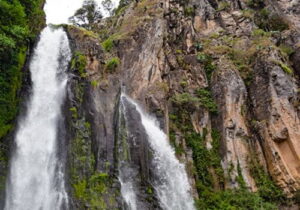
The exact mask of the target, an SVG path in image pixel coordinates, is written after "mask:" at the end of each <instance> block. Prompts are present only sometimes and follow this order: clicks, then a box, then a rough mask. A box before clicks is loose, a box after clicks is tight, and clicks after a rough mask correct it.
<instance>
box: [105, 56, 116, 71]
mask: <svg viewBox="0 0 300 210" xmlns="http://www.w3.org/2000/svg"><path fill="white" fill-rule="evenodd" d="M119 64H120V59H119V58H118V57H113V58H111V59H110V60H109V61H107V62H106V64H105V67H106V69H108V70H109V71H111V72H113V71H115V70H116V68H117V67H118V66H119Z"/></svg>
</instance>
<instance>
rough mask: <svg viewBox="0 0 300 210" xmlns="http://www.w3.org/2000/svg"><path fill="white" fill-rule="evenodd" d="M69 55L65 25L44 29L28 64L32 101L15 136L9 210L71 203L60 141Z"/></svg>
mask: <svg viewBox="0 0 300 210" xmlns="http://www.w3.org/2000/svg"><path fill="white" fill-rule="evenodd" d="M70 54H71V53H70V49H69V42H68V38H67V36H66V34H65V32H64V31H63V30H62V29H57V30H52V29H51V28H50V27H47V28H45V29H44V30H43V31H42V33H41V36H40V41H39V43H38V45H37V48H36V49H35V52H34V55H33V58H32V61H31V64H30V71H31V78H32V82H33V87H32V95H31V99H30V101H29V103H28V105H27V109H28V110H27V114H26V116H25V118H24V119H22V120H21V121H20V122H19V128H18V131H17V133H16V137H15V142H16V149H15V153H14V155H13V157H12V160H11V169H10V177H9V182H8V184H7V193H6V204H5V209H6V210H34V209H37V210H40V209H43V210H48V209H49V210H53V209H60V208H61V207H62V206H63V205H64V206H65V205H67V202H68V199H67V195H66V192H65V189H64V180H63V175H62V171H61V170H60V168H61V166H60V165H59V164H58V163H57V157H56V155H57V154H56V144H57V122H58V120H59V118H60V116H61V104H62V102H63V99H64V96H65V88H66V83H67V76H66V73H65V72H66V70H67V67H68V63H69V61H70Z"/></svg>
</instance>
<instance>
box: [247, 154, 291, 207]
mask: <svg viewBox="0 0 300 210" xmlns="http://www.w3.org/2000/svg"><path fill="white" fill-rule="evenodd" d="M256 157H257V155H256V154H252V157H251V159H250V172H251V175H252V176H253V178H254V179H255V183H256V185H257V187H258V194H259V195H260V196H261V197H262V198H263V199H264V200H266V201H268V202H273V203H284V202H285V200H286V199H285V198H284V194H283V192H282V190H281V189H280V188H279V187H277V186H276V185H275V184H274V182H273V180H272V179H271V178H270V176H269V174H267V173H266V171H265V170H264V168H263V167H262V166H261V165H260V164H259V162H258V160H257V158H256Z"/></svg>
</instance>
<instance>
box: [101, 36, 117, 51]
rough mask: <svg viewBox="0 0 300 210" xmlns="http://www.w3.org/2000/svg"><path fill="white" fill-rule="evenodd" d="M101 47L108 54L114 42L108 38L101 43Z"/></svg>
mask: <svg viewBox="0 0 300 210" xmlns="http://www.w3.org/2000/svg"><path fill="white" fill-rule="evenodd" d="M101 45H102V47H103V49H104V50H105V51H106V52H110V51H111V49H112V48H113V47H114V41H113V39H112V38H108V39H106V40H105V41H104V42H102V44H101Z"/></svg>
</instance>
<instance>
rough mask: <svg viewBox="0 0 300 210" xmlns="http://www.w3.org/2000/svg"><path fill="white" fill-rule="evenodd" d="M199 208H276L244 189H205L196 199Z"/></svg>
mask: <svg viewBox="0 0 300 210" xmlns="http://www.w3.org/2000/svg"><path fill="white" fill-rule="evenodd" d="M196 207H197V209H199V210H220V209H222V210H246V209H247V210H276V209H277V207H276V206H275V205H274V204H271V203H269V202H266V201H264V200H263V199H262V198H261V197H260V196H259V195H258V194H257V193H251V192H248V191H245V190H225V191H219V192H214V191H211V190H205V191H203V192H202V193H201V194H200V195H199V200H197V201H196Z"/></svg>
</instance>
